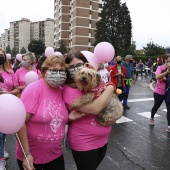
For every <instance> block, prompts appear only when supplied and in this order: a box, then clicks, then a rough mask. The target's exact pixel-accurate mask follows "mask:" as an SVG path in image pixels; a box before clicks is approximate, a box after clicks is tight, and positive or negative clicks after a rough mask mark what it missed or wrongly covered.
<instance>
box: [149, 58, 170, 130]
mask: <svg viewBox="0 0 170 170" xmlns="http://www.w3.org/2000/svg"><path fill="white" fill-rule="evenodd" d="M163 62H164V64H163V65H161V66H158V68H157V70H156V72H155V76H156V79H157V81H156V87H155V89H154V106H153V107H152V110H151V119H150V125H151V126H153V125H154V116H155V114H156V112H157V110H158V109H159V107H160V106H161V104H162V102H163V101H164V99H165V97H166V96H165V91H166V90H165V85H166V76H167V75H168V74H170V69H169V68H168V69H167V67H169V65H170V64H169V63H170V55H165V56H164V57H163ZM167 131H168V132H170V128H169V129H168V130H167Z"/></svg>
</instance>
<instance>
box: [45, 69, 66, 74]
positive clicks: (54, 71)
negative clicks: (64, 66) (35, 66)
mask: <svg viewBox="0 0 170 170" xmlns="http://www.w3.org/2000/svg"><path fill="white" fill-rule="evenodd" d="M47 70H49V71H50V72H51V73H56V72H57V73H60V74H66V73H67V72H66V70H58V69H47Z"/></svg>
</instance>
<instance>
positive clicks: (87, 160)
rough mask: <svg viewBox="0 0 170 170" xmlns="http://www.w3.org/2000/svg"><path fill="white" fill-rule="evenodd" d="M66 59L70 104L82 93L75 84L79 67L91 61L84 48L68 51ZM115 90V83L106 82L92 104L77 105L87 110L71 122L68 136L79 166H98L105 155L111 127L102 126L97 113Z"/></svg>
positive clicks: (66, 96)
mask: <svg viewBox="0 0 170 170" xmlns="http://www.w3.org/2000/svg"><path fill="white" fill-rule="evenodd" d="M65 61H66V64H68V65H69V69H68V81H67V85H66V86H65V87H64V93H63V98H64V101H65V103H66V105H67V106H68V107H69V106H70V104H71V103H73V101H74V100H75V99H77V98H78V97H79V96H81V95H82V93H81V91H80V90H78V89H77V88H76V85H75V82H74V76H75V74H76V72H77V71H78V69H80V68H82V67H83V66H84V64H85V63H87V62H88V61H87V59H86V58H85V56H84V55H83V54H82V53H81V52H76V53H73V54H68V55H67V57H66V59H65ZM113 91H114V87H113V86H112V85H109V86H107V88H106V89H105V90H104V92H103V93H102V94H101V95H100V96H99V97H98V98H97V99H95V100H94V101H93V102H92V103H91V104H88V105H85V106H82V107H81V108H77V109H76V110H78V111H79V112H81V113H85V116H83V117H81V118H80V119H77V120H74V121H72V122H70V125H69V130H68V139H69V144H70V147H71V149H72V154H73V158H74V160H75V162H76V165H77V169H78V170H96V169H97V167H98V165H99V164H100V163H101V161H102V160H103V158H104V156H105V153H106V150H107V142H108V137H109V134H110V131H111V128H112V127H111V126H108V127H104V126H101V125H99V124H98V123H97V122H96V120H95V119H96V115H97V114H98V113H100V112H101V110H102V109H103V108H104V107H105V106H107V104H108V103H109V100H110V99H111V97H112V94H113Z"/></svg>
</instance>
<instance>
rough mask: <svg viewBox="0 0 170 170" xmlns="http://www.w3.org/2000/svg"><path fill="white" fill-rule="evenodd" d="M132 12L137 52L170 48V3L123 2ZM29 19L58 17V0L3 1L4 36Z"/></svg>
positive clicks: (1, 28) (151, 0)
mask: <svg viewBox="0 0 170 170" xmlns="http://www.w3.org/2000/svg"><path fill="white" fill-rule="evenodd" d="M121 2H122V3H124V2H126V5H127V7H128V9H129V11H130V16H131V19H132V26H133V29H132V33H133V41H135V42H136V46H137V49H141V48H142V47H146V45H147V43H149V42H153V43H154V44H158V45H159V46H163V47H165V48H166V47H167V46H170V13H169V8H170V0H121ZM21 18H28V19H30V20H31V21H33V22H35V21H43V20H45V19H46V18H54V0H15V1H14V0H3V3H2V4H1V10H0V34H1V33H4V29H7V28H9V27H10V24H9V23H10V22H12V21H18V20H21Z"/></svg>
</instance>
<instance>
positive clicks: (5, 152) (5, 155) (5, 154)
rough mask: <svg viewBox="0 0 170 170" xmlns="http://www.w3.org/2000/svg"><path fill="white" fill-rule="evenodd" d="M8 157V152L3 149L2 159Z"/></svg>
mask: <svg viewBox="0 0 170 170" xmlns="http://www.w3.org/2000/svg"><path fill="white" fill-rule="evenodd" d="M7 158H9V153H8V152H7V151H6V150H5V149H4V159H7Z"/></svg>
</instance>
